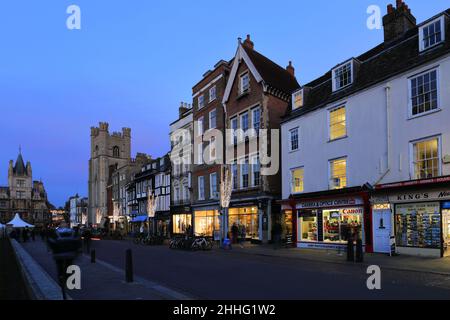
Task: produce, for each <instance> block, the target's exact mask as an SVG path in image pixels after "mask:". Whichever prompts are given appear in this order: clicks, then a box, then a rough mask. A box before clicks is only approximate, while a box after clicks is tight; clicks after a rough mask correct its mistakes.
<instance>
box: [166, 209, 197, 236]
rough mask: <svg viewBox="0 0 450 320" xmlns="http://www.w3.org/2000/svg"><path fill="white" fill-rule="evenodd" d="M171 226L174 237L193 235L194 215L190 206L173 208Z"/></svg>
mask: <svg viewBox="0 0 450 320" xmlns="http://www.w3.org/2000/svg"><path fill="white" fill-rule="evenodd" d="M170 211H171V215H172V217H171V225H170V227H169V229H170V232H171V234H172V235H174V236H177V235H186V234H191V233H192V213H191V207H190V206H171V208H170Z"/></svg>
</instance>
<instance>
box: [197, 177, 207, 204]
mask: <svg viewBox="0 0 450 320" xmlns="http://www.w3.org/2000/svg"><path fill="white" fill-rule="evenodd" d="M200 181H201V183H200ZM197 184H198V186H197V189H198V190H197V191H198V200H205V198H206V197H205V176H199V177H197ZM202 191H203V193H202Z"/></svg>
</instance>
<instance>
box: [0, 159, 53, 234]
mask: <svg viewBox="0 0 450 320" xmlns="http://www.w3.org/2000/svg"><path fill="white" fill-rule="evenodd" d="M50 207H51V205H50V204H49V202H48V200H47V193H46V191H45V188H44V184H43V183H42V181H33V175H32V169H31V163H30V162H29V161H28V162H27V163H26V165H25V162H24V161H23V157H22V153H21V152H20V153H19V155H18V157H17V160H16V162H15V163H14V162H13V160H10V161H9V168H8V186H7V187H0V222H1V223H7V222H9V221H10V220H11V219H12V218H13V217H14V215H15V214H16V213H19V214H20V216H21V218H22V219H24V220H25V221H27V222H29V223H31V224H34V225H35V226H36V227H42V226H44V225H45V224H47V223H50V222H51V215H50V209H51V208H50Z"/></svg>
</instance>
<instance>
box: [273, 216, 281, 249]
mask: <svg viewBox="0 0 450 320" xmlns="http://www.w3.org/2000/svg"><path fill="white" fill-rule="evenodd" d="M281 232H282V227H281V224H280V223H279V222H278V221H277V222H275V224H274V225H273V228H272V234H273V242H274V247H273V248H274V249H279V248H280V247H281Z"/></svg>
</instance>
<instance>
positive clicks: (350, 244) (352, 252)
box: [347, 237, 355, 262]
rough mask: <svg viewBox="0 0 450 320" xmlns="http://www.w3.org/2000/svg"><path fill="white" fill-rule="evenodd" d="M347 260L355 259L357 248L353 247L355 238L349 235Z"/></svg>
mask: <svg viewBox="0 0 450 320" xmlns="http://www.w3.org/2000/svg"><path fill="white" fill-rule="evenodd" d="M347 261H350V262H354V261H355V250H354V248H353V238H352V237H349V238H348V242H347Z"/></svg>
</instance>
